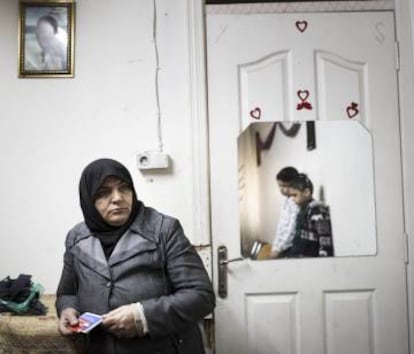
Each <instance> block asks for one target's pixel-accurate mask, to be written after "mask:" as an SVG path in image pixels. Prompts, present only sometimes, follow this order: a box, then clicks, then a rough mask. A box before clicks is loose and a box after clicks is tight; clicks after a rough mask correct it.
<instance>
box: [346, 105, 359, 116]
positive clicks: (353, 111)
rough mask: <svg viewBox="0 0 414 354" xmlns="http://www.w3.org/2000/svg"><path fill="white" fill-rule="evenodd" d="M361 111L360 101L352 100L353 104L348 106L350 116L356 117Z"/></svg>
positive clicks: (347, 111) (347, 110) (347, 112)
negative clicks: (359, 107)
mask: <svg viewBox="0 0 414 354" xmlns="http://www.w3.org/2000/svg"><path fill="white" fill-rule="evenodd" d="M358 113H359V109H358V103H355V102H351V105H350V106H348V107H347V108H346V114H347V115H348V118H354V117H355V116H356V115H357V114H358Z"/></svg>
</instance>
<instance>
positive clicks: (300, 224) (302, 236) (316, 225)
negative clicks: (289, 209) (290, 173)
mask: <svg viewBox="0 0 414 354" xmlns="http://www.w3.org/2000/svg"><path fill="white" fill-rule="evenodd" d="M290 188H291V191H290V195H291V198H292V199H293V201H294V202H295V203H296V204H297V205H298V207H299V208H300V210H299V213H298V216H297V219H296V232H295V237H294V239H293V245H292V247H291V248H290V250H289V255H288V256H289V257H329V256H333V255H334V249H333V242H332V227H331V218H330V214H329V208H328V207H327V206H326V205H324V204H323V203H321V202H319V201H317V200H314V199H313V197H312V194H313V184H312V182H311V180H310V179H309V178H308V176H307V175H306V174H303V173H300V174H299V175H298V177H297V178H296V179H295V180H294V181H293V182H292V183H291V187H290Z"/></svg>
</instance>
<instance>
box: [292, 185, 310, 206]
mask: <svg viewBox="0 0 414 354" xmlns="http://www.w3.org/2000/svg"><path fill="white" fill-rule="evenodd" d="M290 197H291V198H292V199H293V201H294V202H295V203H296V204H297V205H298V206H300V207H301V206H303V205H304V204H306V203H307V202H308V201H309V200H310V199H311V193H310V190H309V189H308V188H306V189H305V190H304V191H300V190H299V189H295V188H290Z"/></svg>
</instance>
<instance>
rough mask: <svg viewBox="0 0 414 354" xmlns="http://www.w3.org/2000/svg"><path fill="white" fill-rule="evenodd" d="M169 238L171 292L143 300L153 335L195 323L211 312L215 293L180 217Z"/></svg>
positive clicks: (171, 226)
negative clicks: (185, 232) (187, 236)
mask: <svg viewBox="0 0 414 354" xmlns="http://www.w3.org/2000/svg"><path fill="white" fill-rule="evenodd" d="M169 224H170V226H169V227H168V232H166V233H163V232H162V233H161V237H164V238H165V241H164V242H165V246H164V247H165V256H166V260H165V272H166V277H167V281H168V282H169V286H170V289H171V294H170V295H166V296H161V297H159V298H154V299H148V300H144V301H142V305H143V308H144V314H145V318H146V320H147V323H148V328H149V333H150V335H151V337H158V336H163V335H166V334H169V333H172V332H176V331H178V330H180V329H181V328H184V327H187V326H189V325H192V324H195V323H196V322H197V321H199V320H201V319H202V318H203V317H205V316H206V315H208V314H209V313H211V312H212V311H213V309H214V307H215V295H214V290H213V287H212V285H211V282H210V279H209V276H208V274H207V272H206V270H205V268H204V265H203V263H202V261H201V259H200V257H199V255H198V254H197V252H196V250H195V249H194V247H193V246H192V245H191V244H190V242H189V241H188V239H187V238H186V237H185V235H184V231H183V229H182V227H181V225H180V223H179V222H178V221H177V220H175V219H174V220H173V222H171V223H169Z"/></svg>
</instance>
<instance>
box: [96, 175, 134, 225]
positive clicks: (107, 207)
mask: <svg viewBox="0 0 414 354" xmlns="http://www.w3.org/2000/svg"><path fill="white" fill-rule="evenodd" d="M132 200H133V192H132V190H131V188H130V187H129V185H128V184H127V183H126V182H124V181H122V180H121V179H119V178H116V177H112V176H109V177H107V178H105V180H104V182H103V183H102V185H101V186H100V187H99V188H98V190H97V192H96V194H95V208H96V210H98V212H99V214H100V215H101V216H102V218H103V219H104V220H105V221H106V223H108V224H109V225H111V226H121V225H123V224H125V223H126V222H127V221H128V219H129V216H130V215H131V211H132Z"/></svg>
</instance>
